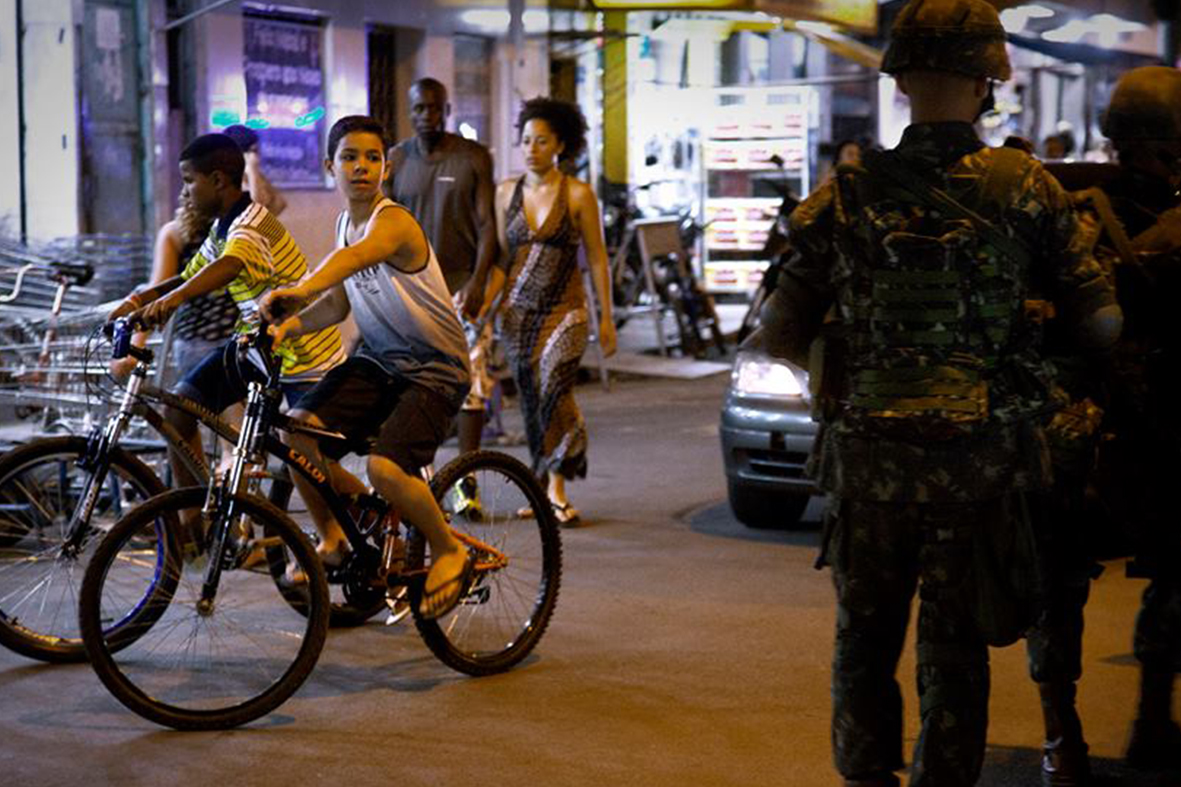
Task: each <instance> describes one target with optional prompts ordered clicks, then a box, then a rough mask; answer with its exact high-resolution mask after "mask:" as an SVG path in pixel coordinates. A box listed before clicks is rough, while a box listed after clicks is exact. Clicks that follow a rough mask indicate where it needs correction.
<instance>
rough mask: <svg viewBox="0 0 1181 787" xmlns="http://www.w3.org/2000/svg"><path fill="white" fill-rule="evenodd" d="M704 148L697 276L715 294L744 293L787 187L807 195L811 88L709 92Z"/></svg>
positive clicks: (758, 268)
mask: <svg viewBox="0 0 1181 787" xmlns="http://www.w3.org/2000/svg"><path fill="white" fill-rule="evenodd" d="M711 99H712V107H711V112H710V115H709V117H710V121H709V122H708V123H707V125H706V128H705V139H704V142H703V144H702V157H701V161H702V168H703V171H702V178H701V184H702V210H701V215H702V216H703V217H704V218H705V221H706V229H705V242H704V253H703V254H702V257H701V268H702V270H701V275H702V276H703V277H704V281H705V285H706V288H707V289H708V290H709V291H710V292H714V293H749V292H750V291H752V290H753V289H754V288H755V287H756V286H757V285H758V282H759V279H760V278H761V277H762V274H763V271H764V270H765V269H766V267H767V264H768V261H767V260H765V259H762V258H761V252H762V250H763V244H764V243H765V242H766V240H767V236H768V234H769V233H770V231H771V226H772V224H773V223H774V222H775V215H776V212H777V211H778V209H779V203H780V202H782V200H783V195H784V190H785V189H787V190H790V191H791V193H792V194H794V195H795V196H796V197H797V198H799V197H802V196H803V195H805V194H807V193H808V189H809V187H810V184H809V182H808V113H809V109H810V106H811V103H812V101H813V100H814V90H813V88H810V87H798V86H791V87H725V88H716V89H714V90H713V91H712V95H711Z"/></svg>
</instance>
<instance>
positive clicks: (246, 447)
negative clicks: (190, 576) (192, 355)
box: [197, 382, 278, 616]
mask: <svg viewBox="0 0 1181 787" xmlns="http://www.w3.org/2000/svg"><path fill="white" fill-rule="evenodd" d="M273 395H275V396H277V395H278V394H277V392H273V391H268V390H267V389H266V388H265V387H264V386H262V385H260V384H258V383H256V382H252V383H250V384H249V386H248V388H247V394H246V414H245V416H244V417H243V419H242V429H241V431H240V432H239V433H238V443H237V445H235V446H234V462H233V464H232V465H231V467H230V470H229V472H228V473H227V477H226V478H225V480H224V481H223V480H222V479H219V478H214V479H213V480H212V482H211V483H210V485H209V493H208V494H207V495H206V496H205V505H204V507H203V508H202V509H201V519H202V521H203V522H207V521H212V522H214V523H215V527H214V531H213V538H212V542H211V543H210V545H209V561H208V562H207V563H206V566H205V578H204V582H203V584H202V586H201V599H200V600H199V601H198V602H197V612H198V614H201V615H204V616H208V615H211V614H212V613H213V607H214V600H215V597H216V596H217V587H218V584H219V583H220V581H221V573H222V571H223V570H224V569H225V568H226V559H227V557H228V556H227V554H226V551H227V549H228V547H229V546H230V545H231V544H232V542H233V540H234V539H233V536H234V534H237V533H239V532H241V529H242V517H243V514H241V513H239V512H238V510H237V508H238V506H237V504H236V502H235V498H236V497H237V495H238V494H240V493H242V492H243V491H245V490H246V488H247V485H248V483H249V473H248V472H247V469H248V466H249V465H251V464H254V463H255V462H256V461H257V457H258V456H259V455H260V451H259V450H258V449H259V448H260V446H259V442H260V436H261V435H262V433H263V421H264V420H265V415H266V409H267V407H268V405H269V404H270V402H269V401H268V399H269V397H271V396H273ZM263 456H265V454H263ZM247 540H248V539H247Z"/></svg>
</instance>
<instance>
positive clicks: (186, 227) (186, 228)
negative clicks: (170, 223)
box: [174, 192, 215, 246]
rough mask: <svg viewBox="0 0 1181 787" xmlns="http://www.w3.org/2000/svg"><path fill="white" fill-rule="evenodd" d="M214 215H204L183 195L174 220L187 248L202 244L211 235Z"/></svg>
mask: <svg viewBox="0 0 1181 787" xmlns="http://www.w3.org/2000/svg"><path fill="white" fill-rule="evenodd" d="M214 218H215V217H214V216H212V215H208V214H204V213H201V212H200V211H198V210H197V209H196V208H194V207H193V206H192V204H190V203H189V201H188V200H187V199H185V197H184V193H183V192H182V193H181V196H180V201H179V202H178V203H177V206H176V214H175V216H174V219H175V221H176V227H177V229H178V230H179V231H180V239H181V242H182V243H184V245H186V246H190V245H192V244H194V243H200V242H201V241H203V240H204V239H205V236H206V235H208V234H209V228H210V227H211V226H212V225H213V219H214Z"/></svg>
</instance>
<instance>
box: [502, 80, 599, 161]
mask: <svg viewBox="0 0 1181 787" xmlns="http://www.w3.org/2000/svg"><path fill="white" fill-rule="evenodd" d="M530 120H544V121H545V122H546V125H548V126H549V127H550V129H551V130H552V131H553V132H554V134H555V135H557V137H558V139H559V140H560V141H561V142H562V144H563V146H564V147H563V149H562V153H561V155H559V156H558V160H559V161H576V160H577V159H578V157H579V156H581V155H582V151H583V150H585V149H586V129H587V126H586V118H585V117H584V116H583V114H582V110H581V109H579V107H578V105H577V104H571V103H570V102H568V101H558V100H557V99H554V98H546V97H544V96H538V97H537V98H531V99H529V100H528V101H526V102H525V103H524V104H523V105H522V106H521V112H520V114H519V115H517V138H518V139H519V138H520V136H521V132H522V131H524V129H525V124H526V123H528V122H529V121H530Z"/></svg>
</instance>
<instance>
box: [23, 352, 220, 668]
mask: <svg viewBox="0 0 1181 787" xmlns="http://www.w3.org/2000/svg"><path fill="white" fill-rule="evenodd" d="M115 338H116V343H115V344H116V346H115V348H114V349H115V352H116V353H121V357H126V356H127V355H131V356H132V357H134V358H135V359H136V361H137V363H136V366H135V368H134V370H133V371H132V373H131V375H130V376H129V378H128V381H127V384H126V387H125V389H124V391H123V395H122V398H121V400H120V403H119V406H118V409H117V410H116V411H115V413H114V414H113V415H112V416H111V417H110V418H109V419H108V420H107V422H106V424H105V425H100V426H96V427H95V428H94V429H93V430H92V431H91V433H90V435H89V436H86V437H83V436H75V435H70V436H53V437H44V438H40V439H37V440H33V441H31V442H28V443H25V444H24V445H21V446H19V447H17V448H14V449H13V450H11V451H8V452H7V453H5V454H3V455H2V456H0V644H3V645H4V646H5V647H7V648H9V649H11V650H13V651H15V652H17V653H20V654H22V655H24V656H28V657H30V658H34V659H38V660H41V661H46V662H51V663H68V662H78V661H82V660H84V659H85V658H86V652H85V649H84V647H83V645H82V640H81V636H80V633H79V632H78V628H77V623H78V621H77V605H78V602H77V577H78V575H79V574H80V573H81V569H82V567H83V566H84V564H85V563H86V562H87V561H88V559H89V557H90V554H91V552H92V551H93V549H94V547H95V545H96V544H97V538H96V536H97V535H98V534H101V533H104V532H106V531H107V530H110V529H111V527H112V526H113V525H114V523H115V522H116V521H117V520H118V519H119V518H121V517H122V516H123V514H124V513H126V511H128V510H129V509H131V508H133V507H134V506H135V505H138V504H139V503H142V502H143V501H145V500H148V499H149V498H151V497H154V496H156V495H158V494H161V493H163V492H164V491H166V486H165V484H164V482H163V481H162V480H161V479H160V476H159V475H158V474H157V473H156V472H155V471H154V470H153V469H152V468H151V467H150V466H148V465H147V464H146V463H145V462H144V461H142V460H141V459H140V458H139V457H137V456H136V455H135V453H133V451H132V450H130V448H129V447H127V446H125V445H123V444H122V443H123V436H124V434H125V432H126V431H127V429H128V427H129V425H130V423H131V421H132V419H133V418H142V419H143V420H144V421H145V422H146V423H147V424H148V426H150V427H151V428H152V429H153V430H155V432H156V433H157V434H159V435H160V436H161V437H163V439H164V442H165V443H166V444H167V445H168V446H169V447H171V448H172V449H173V450H175V451H176V452H177V453H178V455H179V456H180V458H181V459H182V461H183V462H184V464H185V465H186V466H187V467H188V469H189V470H190V471H191V472H192V473H193V474H194V476H195V477H196V478H199V479H207V478H208V475H209V470H208V467H207V465H206V462H205V458H204V457H203V456H201V455H199V454H196V453H195V452H193V451H192V450H191V449H190V448H189V446H188V444H187V443H185V442H184V440H182V439H181V438H180V435H179V434H178V433H177V432H176V430H175V429H174V428H173V427H172V426H171V424H169V423H168V422H167V421H166V420H165V418H164V416H163V414H162V413H161V412H160V410H159V409H157V408H156V407H152V406H151V404H149V403H150V402H154V403H156V404H158V405H163V406H166V407H172V408H175V409H178V410H181V411H183V412H186V413H188V414H189V415H191V416H193V417H194V418H196V419H197V420H198V421H199V422H201V423H203V424H204V425H205V426H207V427H209V428H210V429H212V430H213V431H214V432H215V433H216V434H218V435H219V436H221V437H224V438H226V439H227V440H231V441H234V442H236V441H237V438H238V431H237V429H235V428H234V427H233V426H231V425H230V424H228V423H227V422H225V421H223V420H222V419H221V418H220V417H219V416H217V415H216V414H215V413H212V412H210V411H209V410H207V409H206V408H204V407H202V406H201V405H199V404H197V403H196V402H193V401H191V400H189V399H186V398H184V397H182V396H179V395H177V394H173V393H170V392H168V391H165V390H162V389H160V388H157V387H155V386H153V385H151V384H149V383H147V377H148V374H149V372H150V369H151V366H152V363H153V362H154V353H153V351H152V350H150V349H148V348H138V347H132V346H131V345H130V333H129V332H124V333H122V334H120V335H118V336H116V337H115ZM125 623H126V621H113V622H112V623H111V627H112V628H113V629H117V628H119V627H120V626H122V625H124V624H125Z"/></svg>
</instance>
